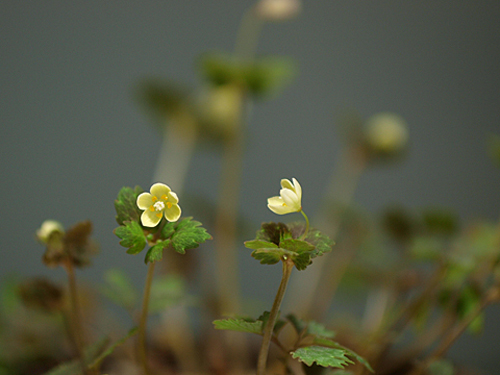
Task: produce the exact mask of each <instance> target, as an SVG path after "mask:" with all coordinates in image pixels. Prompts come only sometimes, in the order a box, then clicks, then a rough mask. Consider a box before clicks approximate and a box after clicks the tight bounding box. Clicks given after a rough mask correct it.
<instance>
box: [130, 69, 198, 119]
mask: <svg viewBox="0 0 500 375" xmlns="http://www.w3.org/2000/svg"><path fill="white" fill-rule="evenodd" d="M134 97H135V98H136V100H137V102H138V103H139V104H140V105H141V106H142V107H143V108H145V109H146V110H147V111H148V112H149V113H151V114H152V115H153V117H154V118H155V119H156V120H159V121H160V123H161V125H163V123H164V121H165V119H166V118H168V117H171V116H175V115H176V114H178V113H179V112H180V111H183V110H185V108H186V106H187V105H188V102H189V90H188V89H187V88H185V87H182V86H181V85H179V84H177V83H174V82H172V81H169V80H165V79H159V78H148V79H144V80H142V81H141V82H140V83H139V84H138V85H137V86H136V88H135V95H134Z"/></svg>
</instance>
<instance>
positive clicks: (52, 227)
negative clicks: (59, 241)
mask: <svg viewBox="0 0 500 375" xmlns="http://www.w3.org/2000/svg"><path fill="white" fill-rule="evenodd" d="M55 234H57V235H59V236H61V235H64V228H63V226H62V224H61V223H60V222H58V221H55V220H45V221H44V222H43V223H42V226H41V227H40V229H38V230H37V231H36V238H37V239H38V241H40V242H42V243H44V244H48V243H49V240H50V237H51V236H53V235H55Z"/></svg>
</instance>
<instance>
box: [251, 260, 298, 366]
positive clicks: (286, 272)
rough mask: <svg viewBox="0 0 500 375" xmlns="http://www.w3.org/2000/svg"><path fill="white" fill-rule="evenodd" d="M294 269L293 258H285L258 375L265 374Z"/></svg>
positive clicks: (266, 332)
mask: <svg viewBox="0 0 500 375" xmlns="http://www.w3.org/2000/svg"><path fill="white" fill-rule="evenodd" d="M292 270H293V261H292V260H291V259H284V260H283V276H282V278H281V282H280V286H279V288H278V292H277V293H276V297H275V298H274V302H273V307H272V308H271V312H270V313H269V320H268V321H267V324H266V326H265V327H264V332H263V334H264V335H263V336H264V337H263V339H262V346H261V347H260V352H259V359H258V361H257V375H265V373H266V364H267V357H268V354H269V346H270V344H271V338H272V335H273V329H274V325H275V324H276V319H277V318H278V313H279V310H280V306H281V302H282V301H283V296H284V295H285V291H286V287H287V285H288V280H289V279H290V275H291V274H292Z"/></svg>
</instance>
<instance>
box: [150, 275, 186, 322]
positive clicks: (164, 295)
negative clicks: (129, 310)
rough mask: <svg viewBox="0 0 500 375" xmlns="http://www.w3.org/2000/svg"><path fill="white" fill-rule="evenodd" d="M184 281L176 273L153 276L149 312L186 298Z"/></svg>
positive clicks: (167, 306) (178, 302)
mask: <svg viewBox="0 0 500 375" xmlns="http://www.w3.org/2000/svg"><path fill="white" fill-rule="evenodd" d="M186 297H187V296H186V282H185V280H184V279H183V278H182V277H180V276H177V275H166V276H161V277H155V278H154V279H153V284H152V286H151V298H150V299H149V312H150V314H154V313H157V312H159V311H162V310H165V309H167V308H169V307H171V306H175V305H179V304H180V303H181V302H182V301H183V300H185V298H186Z"/></svg>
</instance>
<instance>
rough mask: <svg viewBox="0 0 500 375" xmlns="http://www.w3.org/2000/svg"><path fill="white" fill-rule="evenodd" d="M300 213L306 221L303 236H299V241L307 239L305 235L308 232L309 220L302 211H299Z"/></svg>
mask: <svg viewBox="0 0 500 375" xmlns="http://www.w3.org/2000/svg"><path fill="white" fill-rule="evenodd" d="M300 213H301V214H302V216H304V219H306V230H305V231H304V234H303V235H302V236H300V239H301V240H303V239H304V238H306V237H307V233H308V232H309V218H308V217H307V215H306V213H305V212H304V211H303V210H300Z"/></svg>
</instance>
